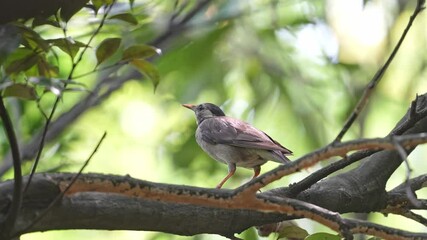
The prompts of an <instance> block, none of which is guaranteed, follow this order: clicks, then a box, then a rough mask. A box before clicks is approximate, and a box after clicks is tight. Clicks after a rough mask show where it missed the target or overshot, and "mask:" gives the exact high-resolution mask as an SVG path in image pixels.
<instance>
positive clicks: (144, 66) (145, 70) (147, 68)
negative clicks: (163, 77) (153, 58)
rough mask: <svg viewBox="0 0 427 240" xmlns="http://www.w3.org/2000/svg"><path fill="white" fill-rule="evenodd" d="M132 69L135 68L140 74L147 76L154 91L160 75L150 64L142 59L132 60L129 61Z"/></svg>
mask: <svg viewBox="0 0 427 240" xmlns="http://www.w3.org/2000/svg"><path fill="white" fill-rule="evenodd" d="M130 64H132V65H133V66H134V67H136V68H137V69H138V70H139V71H140V72H141V73H142V74H144V75H145V76H147V77H148V78H149V79H150V80H151V82H153V85H154V90H156V87H157V85H158V84H159V81H160V75H159V72H158V71H157V69H156V67H155V66H154V65H153V64H151V63H150V62H148V61H146V60H143V59H133V60H132V61H130Z"/></svg>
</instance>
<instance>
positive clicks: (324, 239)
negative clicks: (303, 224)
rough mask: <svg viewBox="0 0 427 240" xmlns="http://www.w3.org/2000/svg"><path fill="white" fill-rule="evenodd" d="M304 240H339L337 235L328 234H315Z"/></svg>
mask: <svg viewBox="0 0 427 240" xmlns="http://www.w3.org/2000/svg"><path fill="white" fill-rule="evenodd" d="M305 240H341V237H340V236H338V235H334V234H330V233H323V232H322V233H315V234H312V235H310V236H308V237H306V238H305Z"/></svg>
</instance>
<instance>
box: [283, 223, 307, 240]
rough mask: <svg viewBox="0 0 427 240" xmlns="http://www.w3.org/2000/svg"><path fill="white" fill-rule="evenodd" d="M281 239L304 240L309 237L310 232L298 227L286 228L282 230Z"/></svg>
mask: <svg viewBox="0 0 427 240" xmlns="http://www.w3.org/2000/svg"><path fill="white" fill-rule="evenodd" d="M278 233H279V238H297V239H304V238H305V237H307V236H308V232H307V231H306V230H305V229H303V228H300V227H298V226H296V225H290V226H285V227H282V228H281V229H280V231H279V232H278Z"/></svg>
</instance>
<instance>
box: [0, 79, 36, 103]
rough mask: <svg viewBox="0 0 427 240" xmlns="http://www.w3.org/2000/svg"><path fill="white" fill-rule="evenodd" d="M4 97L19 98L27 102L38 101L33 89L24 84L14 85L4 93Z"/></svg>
mask: <svg viewBox="0 0 427 240" xmlns="http://www.w3.org/2000/svg"><path fill="white" fill-rule="evenodd" d="M3 97H17V98H21V99H25V100H36V99H37V93H36V91H35V90H34V88H33V87H31V86H28V85H24V84H19V83H17V84H13V85H11V86H8V87H6V88H5V89H4V91H3Z"/></svg>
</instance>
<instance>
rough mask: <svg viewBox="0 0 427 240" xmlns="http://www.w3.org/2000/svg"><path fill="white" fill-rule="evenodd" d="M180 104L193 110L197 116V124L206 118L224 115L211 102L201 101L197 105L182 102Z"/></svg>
mask: <svg viewBox="0 0 427 240" xmlns="http://www.w3.org/2000/svg"><path fill="white" fill-rule="evenodd" d="M182 106H183V107H186V108H188V109H191V110H193V111H194V113H195V114H196V118H197V124H200V123H201V122H202V121H203V120H205V119H207V118H211V117H219V116H225V114H224V112H223V111H222V110H221V108H219V107H218V106H217V105H215V104H212V103H202V104H199V105H193V104H182Z"/></svg>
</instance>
